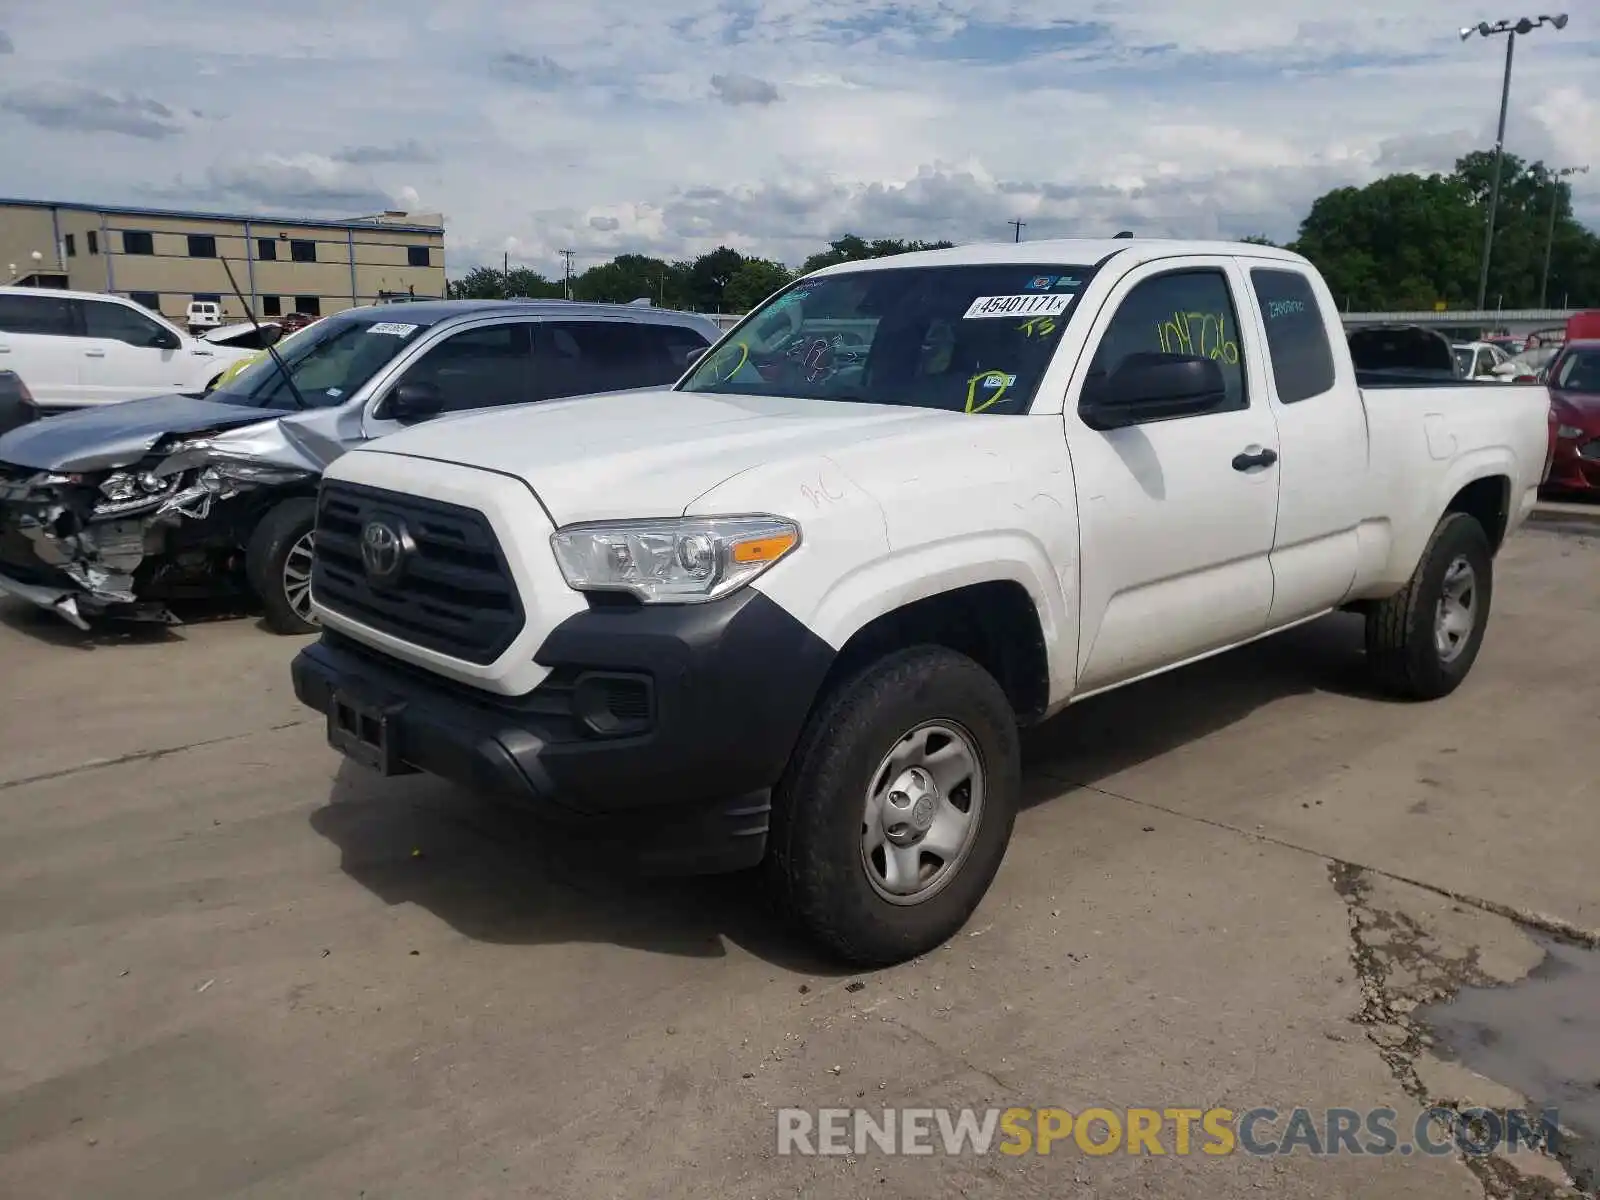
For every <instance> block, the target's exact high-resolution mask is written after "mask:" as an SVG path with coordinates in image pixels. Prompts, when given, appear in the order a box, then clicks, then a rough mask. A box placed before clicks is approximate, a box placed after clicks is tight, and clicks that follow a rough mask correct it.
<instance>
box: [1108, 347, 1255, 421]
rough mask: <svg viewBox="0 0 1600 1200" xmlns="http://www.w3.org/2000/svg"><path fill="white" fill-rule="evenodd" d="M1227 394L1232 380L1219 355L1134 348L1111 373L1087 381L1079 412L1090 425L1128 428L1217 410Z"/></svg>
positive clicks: (1225, 400)
mask: <svg viewBox="0 0 1600 1200" xmlns="http://www.w3.org/2000/svg"><path fill="white" fill-rule="evenodd" d="M1227 399H1228V384H1227V381H1226V380H1225V379H1223V377H1222V368H1221V367H1219V366H1218V365H1217V363H1216V361H1215V360H1214V359H1210V358H1201V357H1198V356H1195V355H1190V354H1158V353H1141V354H1130V355H1128V357H1127V358H1125V359H1123V360H1122V362H1121V363H1120V364H1119V365H1118V367H1117V369H1116V370H1115V371H1113V372H1112V373H1111V374H1110V376H1109V377H1102V379H1100V380H1098V381H1094V386H1091V385H1090V384H1087V383H1086V384H1085V385H1084V389H1083V396H1082V398H1081V400H1080V401H1079V404H1078V414H1079V415H1080V416H1081V417H1082V418H1083V423H1084V424H1085V425H1087V426H1089V428H1090V429H1099V430H1108V429H1122V428H1125V427H1126V426H1129V425H1138V424H1141V423H1143V422H1145V421H1161V420H1166V419H1167V418H1170V417H1189V416H1196V415H1198V414H1200V413H1206V412H1211V411H1213V410H1214V409H1217V408H1220V407H1221V406H1222V405H1223V404H1224V403H1226V402H1227Z"/></svg>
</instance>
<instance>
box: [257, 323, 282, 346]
mask: <svg viewBox="0 0 1600 1200" xmlns="http://www.w3.org/2000/svg"><path fill="white" fill-rule="evenodd" d="M282 337H283V326H282V325H263V326H262V327H261V346H262V349H265V348H266V347H268V346H276V345H277V344H278V340H279V339H280V338H282Z"/></svg>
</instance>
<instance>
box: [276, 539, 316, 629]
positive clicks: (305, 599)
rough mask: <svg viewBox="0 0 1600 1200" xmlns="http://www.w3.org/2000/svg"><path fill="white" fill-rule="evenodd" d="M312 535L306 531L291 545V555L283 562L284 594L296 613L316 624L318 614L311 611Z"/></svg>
mask: <svg viewBox="0 0 1600 1200" xmlns="http://www.w3.org/2000/svg"><path fill="white" fill-rule="evenodd" d="M311 537H312V535H311V534H310V533H309V532H308V533H304V534H302V535H301V536H300V540H299V541H297V542H296V543H295V544H294V545H293V546H291V547H289V557H288V558H286V559H285V560H284V563H283V594H284V598H285V599H287V600H288V601H289V607H290V608H291V609H293V610H294V615H295V616H297V617H299V618H300V619H301V620H302V621H308V622H310V623H311V624H313V625H315V624H316V623H317V618H316V615H315V614H314V613H313V612H312V611H311Z"/></svg>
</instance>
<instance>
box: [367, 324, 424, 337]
mask: <svg viewBox="0 0 1600 1200" xmlns="http://www.w3.org/2000/svg"><path fill="white" fill-rule="evenodd" d="M416 331H417V327H416V326H415V325H403V324H401V323H400V322H399V321H379V322H377V323H376V324H374V325H368V326H367V332H368V333H388V334H392V335H393V336H395V337H410V336H411V335H412V334H413V333H415V332H416Z"/></svg>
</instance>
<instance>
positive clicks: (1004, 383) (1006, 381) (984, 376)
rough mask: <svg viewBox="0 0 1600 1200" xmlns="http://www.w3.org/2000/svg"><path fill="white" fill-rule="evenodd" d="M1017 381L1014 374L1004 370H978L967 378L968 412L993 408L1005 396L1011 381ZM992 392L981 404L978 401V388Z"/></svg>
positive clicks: (979, 411)
mask: <svg viewBox="0 0 1600 1200" xmlns="http://www.w3.org/2000/svg"><path fill="white" fill-rule="evenodd" d="M1016 381H1017V377H1016V376H1015V375H1007V374H1006V373H1005V372H1004V371H979V372H978V373H977V374H976V375H974V376H973V377H972V378H971V379H969V380H967V409H966V411H967V412H969V413H981V412H982V411H983V410H984V409H986V408H993V407H994V406H995V405H996V404H999V403H1000V401H1001V400H1002V399H1003V398H1004V397H1005V394H1006V392H1007V391H1008V390H1010V387H1011V385H1012V384H1013V383H1015V382H1016ZM980 387H981V388H983V390H984V391H987V392H992V393H993V395H991V396H990V397H989V398H988V399H986V400H984V401H983V402H982V403H981V404H980V403H979V402H978V389H979V388H980Z"/></svg>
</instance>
